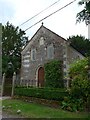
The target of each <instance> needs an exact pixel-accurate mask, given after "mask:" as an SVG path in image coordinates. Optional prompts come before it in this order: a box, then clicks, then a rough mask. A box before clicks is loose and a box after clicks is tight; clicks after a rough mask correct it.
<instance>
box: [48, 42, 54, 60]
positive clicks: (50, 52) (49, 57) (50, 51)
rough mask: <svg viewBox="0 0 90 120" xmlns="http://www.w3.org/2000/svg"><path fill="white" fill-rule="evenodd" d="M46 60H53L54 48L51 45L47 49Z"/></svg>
mask: <svg viewBox="0 0 90 120" xmlns="http://www.w3.org/2000/svg"><path fill="white" fill-rule="evenodd" d="M47 58H48V59H53V58H54V47H53V44H51V45H49V46H48V47H47Z"/></svg>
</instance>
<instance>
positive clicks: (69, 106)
mask: <svg viewBox="0 0 90 120" xmlns="http://www.w3.org/2000/svg"><path fill="white" fill-rule="evenodd" d="M62 109H64V110H68V111H71V112H77V111H82V110H84V105H83V100H82V99H80V98H79V99H75V98H72V97H71V96H68V97H65V98H64V101H63V102H62Z"/></svg>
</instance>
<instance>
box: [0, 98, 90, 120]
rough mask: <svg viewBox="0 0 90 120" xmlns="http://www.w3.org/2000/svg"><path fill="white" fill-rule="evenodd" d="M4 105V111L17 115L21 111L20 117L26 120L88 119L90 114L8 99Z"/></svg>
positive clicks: (4, 101)
mask: <svg viewBox="0 0 90 120" xmlns="http://www.w3.org/2000/svg"><path fill="white" fill-rule="evenodd" d="M2 105H3V106H5V107H4V108H3V111H5V112H7V113H9V114H12V115H17V111H18V110H21V113H19V115H20V116H24V117H25V118H88V117H90V116H89V115H88V113H74V112H68V111H64V110H62V109H59V108H57V109H56V108H51V107H47V106H44V105H40V104H36V103H28V102H24V101H21V100H15V99H8V100H3V102H2Z"/></svg>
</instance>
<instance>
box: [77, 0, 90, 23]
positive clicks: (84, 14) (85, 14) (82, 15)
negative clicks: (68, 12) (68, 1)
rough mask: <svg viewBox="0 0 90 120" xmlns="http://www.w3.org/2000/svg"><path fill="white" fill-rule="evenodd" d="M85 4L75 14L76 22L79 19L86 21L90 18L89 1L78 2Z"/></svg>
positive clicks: (79, 20)
mask: <svg viewBox="0 0 90 120" xmlns="http://www.w3.org/2000/svg"><path fill="white" fill-rule="evenodd" d="M83 4H84V5H85V6H84V9H83V10H82V11H81V12H79V13H77V16H76V18H77V19H76V21H77V22H81V21H85V22H86V21H88V20H89V19H90V1H89V2H88V3H87V2H82V1H80V2H79V5H83Z"/></svg>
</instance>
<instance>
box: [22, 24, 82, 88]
mask: <svg viewBox="0 0 90 120" xmlns="http://www.w3.org/2000/svg"><path fill="white" fill-rule="evenodd" d="M21 54H22V66H21V84H22V85H30V86H38V87H44V83H45V79H44V75H45V72H44V64H45V63H47V62H49V61H51V60H53V59H56V60H60V61H62V63H63V75H64V77H65V76H67V74H68V72H67V70H68V67H69V64H70V63H72V62H73V61H74V60H76V59H83V56H82V55H81V54H80V53H79V52H77V51H76V50H75V49H73V48H72V47H70V46H69V44H68V43H67V41H66V40H65V39H64V38H62V37H60V36H59V35H57V34H56V33H54V32H52V31H51V30H49V29H47V28H46V27H44V26H43V25H42V26H41V27H40V28H39V29H38V31H37V32H36V33H35V34H34V36H33V37H32V38H31V40H30V42H29V43H28V44H27V45H26V47H25V48H24V50H23V51H22V53H21ZM66 84H67V85H68V82H67V83H66Z"/></svg>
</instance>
